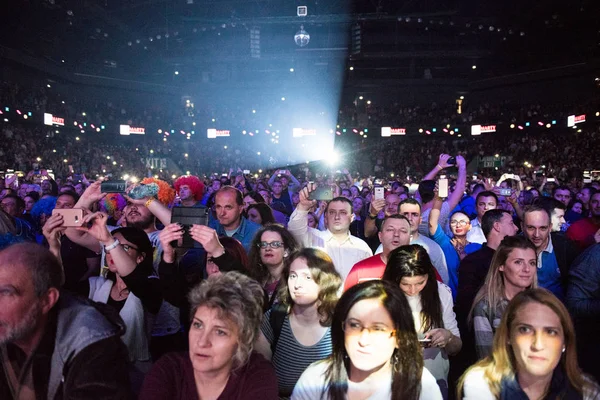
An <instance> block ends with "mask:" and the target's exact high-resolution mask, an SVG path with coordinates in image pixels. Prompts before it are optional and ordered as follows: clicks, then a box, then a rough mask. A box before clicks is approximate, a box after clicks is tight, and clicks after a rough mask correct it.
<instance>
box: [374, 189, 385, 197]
mask: <svg viewBox="0 0 600 400" xmlns="http://www.w3.org/2000/svg"><path fill="white" fill-rule="evenodd" d="M384 198H385V190H384V188H383V187H381V186H377V187H375V196H374V199H375V200H383V199H384Z"/></svg>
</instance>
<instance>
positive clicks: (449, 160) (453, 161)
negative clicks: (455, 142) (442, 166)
mask: <svg viewBox="0 0 600 400" xmlns="http://www.w3.org/2000/svg"><path fill="white" fill-rule="evenodd" d="M446 162H447V163H448V165H456V157H450V158H449V159H448V161H446Z"/></svg>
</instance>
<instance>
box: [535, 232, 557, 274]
mask: <svg viewBox="0 0 600 400" xmlns="http://www.w3.org/2000/svg"><path fill="white" fill-rule="evenodd" d="M553 252H554V246H553V245H552V236H548V245H547V246H546V248H545V249H544V250H542V251H540V254H538V255H537V267H538V268H542V256H543V255H544V253H547V254H552V253H553Z"/></svg>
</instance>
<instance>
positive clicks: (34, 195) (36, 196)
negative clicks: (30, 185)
mask: <svg viewBox="0 0 600 400" xmlns="http://www.w3.org/2000/svg"><path fill="white" fill-rule="evenodd" d="M25 197H31V198H32V199H33V200H34V201H35V202H36V203H37V202H38V201H39V200H40V194H39V193H38V192H27V194H26V195H25Z"/></svg>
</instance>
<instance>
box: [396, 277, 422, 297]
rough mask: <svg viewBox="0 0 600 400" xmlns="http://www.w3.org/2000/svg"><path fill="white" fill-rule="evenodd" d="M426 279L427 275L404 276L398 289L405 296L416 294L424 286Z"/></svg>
mask: <svg viewBox="0 0 600 400" xmlns="http://www.w3.org/2000/svg"><path fill="white" fill-rule="evenodd" d="M428 279H429V277H428V276H427V275H415V276H405V277H403V278H402V279H401V280H400V289H401V290H402V291H403V292H404V294H405V295H407V296H411V297H412V296H416V295H418V294H420V293H421V291H422V290H423V289H424V288H425V285H427V280H428Z"/></svg>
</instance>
